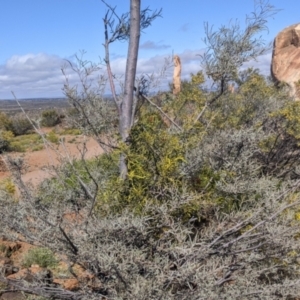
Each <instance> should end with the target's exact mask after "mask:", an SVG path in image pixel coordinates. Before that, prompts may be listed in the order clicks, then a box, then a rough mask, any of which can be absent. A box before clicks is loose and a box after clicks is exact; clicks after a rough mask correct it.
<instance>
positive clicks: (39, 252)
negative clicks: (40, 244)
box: [22, 248, 58, 268]
mask: <svg viewBox="0 0 300 300" xmlns="http://www.w3.org/2000/svg"><path fill="white" fill-rule="evenodd" d="M57 263H58V262H57V260H56V258H55V256H54V254H53V252H52V251H51V250H50V249H47V248H33V249H30V250H29V251H28V252H27V253H26V254H25V256H24V257H23V261H22V264H23V266H24V267H26V268H28V267H30V266H31V265H39V266H40V267H42V268H49V267H55V266H56V265H57Z"/></svg>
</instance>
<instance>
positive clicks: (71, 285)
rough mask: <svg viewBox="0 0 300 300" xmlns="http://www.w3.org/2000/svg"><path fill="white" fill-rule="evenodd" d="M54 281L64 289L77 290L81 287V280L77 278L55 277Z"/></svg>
mask: <svg viewBox="0 0 300 300" xmlns="http://www.w3.org/2000/svg"><path fill="white" fill-rule="evenodd" d="M53 283H56V284H59V285H61V286H62V287H63V288H64V289H66V290H69V291H75V290H78V289H79V281H78V280H77V279H76V278H67V279H59V278H55V279H54V280H53Z"/></svg>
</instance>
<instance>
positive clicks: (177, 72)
mask: <svg viewBox="0 0 300 300" xmlns="http://www.w3.org/2000/svg"><path fill="white" fill-rule="evenodd" d="M174 66H175V68H174V73H173V94H174V95H177V94H179V93H180V90H181V61H180V57H179V56H178V55H174Z"/></svg>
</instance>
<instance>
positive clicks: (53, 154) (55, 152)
mask: <svg viewBox="0 0 300 300" xmlns="http://www.w3.org/2000/svg"><path fill="white" fill-rule="evenodd" d="M74 138H75V139H76V141H75V142H72V143H70V141H71V140H74ZM64 139H65V143H64V145H59V146H58V145H53V146H52V148H49V147H44V149H42V150H39V151H34V152H26V153H13V154H11V156H13V157H23V159H24V162H25V166H26V168H25V170H24V173H23V175H22V179H23V181H24V182H25V183H26V184H32V185H33V186H37V185H38V184H39V183H41V182H42V181H43V180H44V179H46V178H50V177H52V176H54V175H55V174H54V172H53V167H56V166H58V165H59V164H61V163H62V162H63V161H68V160H69V159H74V158H80V157H81V153H80V150H82V149H83V143H84V142H85V143H86V149H87V152H86V153H85V158H92V157H96V156H98V155H100V154H102V153H103V150H102V149H101V147H100V146H99V144H98V143H97V142H96V141H95V140H94V139H93V138H87V137H84V136H76V137H74V136H64ZM10 175H11V174H10V172H9V171H4V170H3V168H2V169H1V168H0V181H1V180H2V179H4V178H7V177H9V176H10Z"/></svg>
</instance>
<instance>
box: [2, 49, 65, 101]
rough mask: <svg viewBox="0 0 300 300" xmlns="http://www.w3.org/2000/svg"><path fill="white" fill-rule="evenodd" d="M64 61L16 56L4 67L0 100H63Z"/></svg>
mask: <svg viewBox="0 0 300 300" xmlns="http://www.w3.org/2000/svg"><path fill="white" fill-rule="evenodd" d="M64 63H65V62H64V60H63V59H62V58H60V57H58V56H55V55H48V54H45V53H39V54H26V55H14V56H13V57H11V58H10V59H9V60H7V62H6V63H5V64H4V65H0V87H1V88H0V98H2V99H4V98H12V96H11V91H14V93H15V94H16V95H17V96H18V97H19V98H28V97H47V96H49V97H55V96H62V93H61V87H62V84H63V76H62V73H61V67H62V65H63V64H64Z"/></svg>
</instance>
